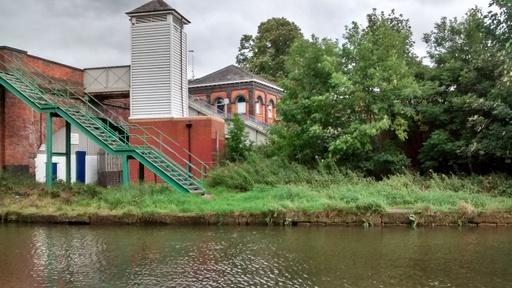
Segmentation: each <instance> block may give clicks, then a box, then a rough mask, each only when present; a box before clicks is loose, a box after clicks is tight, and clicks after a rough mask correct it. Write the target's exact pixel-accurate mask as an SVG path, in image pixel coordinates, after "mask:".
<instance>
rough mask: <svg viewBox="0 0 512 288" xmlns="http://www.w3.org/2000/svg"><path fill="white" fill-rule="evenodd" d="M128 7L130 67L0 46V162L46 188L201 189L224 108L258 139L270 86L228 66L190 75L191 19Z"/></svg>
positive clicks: (271, 116)
mask: <svg viewBox="0 0 512 288" xmlns="http://www.w3.org/2000/svg"><path fill="white" fill-rule="evenodd" d="M127 15H128V17H129V19H130V25H131V38H132V43H131V58H132V61H131V65H126V66H116V67H96V68H87V69H82V68H77V67H72V66H69V65H66V64H62V63H57V62H55V61H52V60H49V59H43V58H41V57H38V56H35V55H31V54H29V53H28V52H26V51H23V50H20V49H16V48H12V47H5V46H2V47H0V167H1V168H2V169H7V170H14V171H20V172H28V173H32V174H34V175H35V176H36V179H37V180H39V181H42V182H46V183H47V184H48V185H49V186H51V184H52V183H53V181H55V180H57V179H60V180H63V181H66V182H75V181H78V182H83V183H98V182H99V183H100V184H103V185H115V184H116V183H120V182H124V183H128V182H131V183H135V182H138V181H150V182H166V183H168V184H170V185H171V186H172V187H174V188H177V189H178V190H182V191H185V192H202V191H203V190H202V189H203V188H202V186H201V183H200V179H201V177H204V175H205V174H206V173H207V171H208V169H209V168H211V167H212V166H214V165H215V164H216V162H217V161H218V159H219V157H220V156H221V155H222V153H223V150H224V142H225V135H226V129H228V127H229V125H227V124H226V123H228V122H229V120H230V119H232V117H233V114H235V113H236V114H239V115H241V116H242V119H244V121H245V124H246V128H247V132H248V133H249V135H250V136H251V140H252V141H254V142H256V143H263V142H265V140H266V129H267V128H268V125H269V124H272V123H274V122H275V121H276V119H277V118H278V117H277V110H276V104H277V103H278V101H279V99H280V97H281V94H282V90H281V89H280V88H279V87H278V86H277V85H275V84H273V83H271V82H270V81H267V80H265V79H264V78H262V77H259V76H257V75H254V74H252V73H249V72H247V71H245V70H243V69H241V68H239V67H236V66H228V67H226V68H224V69H221V70H219V71H216V72H213V73H211V74H209V75H207V76H205V77H202V78H199V79H195V80H190V81H189V79H188V77H187V51H188V50H187V40H186V39H187V34H186V32H185V28H186V26H187V25H189V24H190V21H189V20H188V19H187V18H185V17H184V16H183V15H181V14H180V13H179V12H178V11H177V10H175V9H174V8H172V7H171V6H169V5H168V4H167V3H166V2H164V1H162V0H153V1H150V2H148V3H146V4H144V5H142V6H141V7H138V8H137V9H134V10H132V11H130V12H128V13H127ZM49 134H51V135H52V137H47V135H49ZM47 159H51V161H47ZM47 175H49V176H51V177H47Z"/></svg>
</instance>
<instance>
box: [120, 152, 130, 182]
mask: <svg viewBox="0 0 512 288" xmlns="http://www.w3.org/2000/svg"><path fill="white" fill-rule="evenodd" d="M121 162H122V163H121V169H122V170H123V171H122V174H123V175H122V177H123V179H122V180H123V186H128V185H130V165H129V162H128V155H123V156H122V159H121Z"/></svg>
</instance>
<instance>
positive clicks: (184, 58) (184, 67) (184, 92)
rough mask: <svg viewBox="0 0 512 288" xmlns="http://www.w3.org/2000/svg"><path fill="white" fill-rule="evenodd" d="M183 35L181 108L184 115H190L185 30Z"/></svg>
mask: <svg viewBox="0 0 512 288" xmlns="http://www.w3.org/2000/svg"><path fill="white" fill-rule="evenodd" d="M181 33H182V35H183V39H182V42H181V45H182V50H181V51H182V53H181V59H182V61H183V62H182V66H181V73H182V74H183V77H182V79H183V84H182V85H183V86H182V90H181V95H182V97H183V107H182V108H181V109H182V111H183V113H184V115H183V116H184V117H188V75H187V72H188V69H187V68H188V64H187V59H188V54H187V53H188V45H187V33H185V31H183V30H182V31H181Z"/></svg>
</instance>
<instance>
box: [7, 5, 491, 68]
mask: <svg viewBox="0 0 512 288" xmlns="http://www.w3.org/2000/svg"><path fill="white" fill-rule="evenodd" d="M146 2H148V0H0V10H1V12H2V13H1V14H2V16H1V17H0V46H1V45H7V46H12V47H16V48H20V49H23V50H27V51H28V52H29V53H31V54H34V55H37V56H41V57H46V58H49V59H52V60H55V61H59V62H63V63H66V64H69V65H74V66H77V67H81V68H84V67H96V66H109V65H124V64H129V62H130V54H129V53H130V47H129V33H130V24H129V22H128V18H127V16H126V15H125V14H124V13H125V12H127V11H129V10H132V9H134V8H136V7H138V6H140V5H142V4H144V3H146ZM167 2H168V3H169V4H170V5H171V6H173V7H174V8H176V9H177V10H178V11H180V12H181V13H182V14H183V15H185V16H186V17H187V18H188V19H189V20H191V21H192V24H191V25H189V26H188V27H187V30H188V35H189V49H194V50H195V53H194V54H195V56H194V63H195V65H194V66H195V74H196V77H199V76H202V75H205V74H207V73H209V72H212V71H214V70H215V69H219V68H222V67H224V66H227V65H229V64H233V63H234V62H235V60H234V59H235V55H236V53H237V49H238V44H239V40H240V36H241V35H242V34H245V33H250V34H254V33H256V29H257V26H258V24H259V23H260V22H262V21H264V20H266V19H268V18H271V17H286V18H288V19H290V20H292V21H294V22H295V23H297V24H298V25H299V26H300V27H301V28H302V30H303V32H304V34H305V35H310V34H313V33H314V34H316V35H318V36H320V37H329V38H337V39H339V38H341V37H342V35H343V32H344V26H345V25H348V24H350V22H352V21H358V22H362V21H363V20H364V17H365V15H366V14H367V13H368V12H370V11H371V9H372V8H377V9H379V10H384V11H389V10H390V9H392V8H395V9H396V10H397V12H399V13H402V14H404V15H405V16H406V17H408V18H410V19H411V24H412V26H413V30H414V33H415V36H414V37H415V40H416V52H417V53H418V54H419V55H424V54H425V52H424V46H423V45H422V43H421V36H422V35H423V33H425V32H428V31H430V30H431V29H432V27H433V25H434V23H435V22H436V21H438V20H439V19H440V18H441V17H442V16H447V17H456V16H458V17H460V16H463V15H464V13H465V12H466V10H467V9H468V8H471V7H474V6H475V5H477V6H480V7H487V5H488V2H489V1H488V0H215V1H212V0H167ZM189 76H190V74H189Z"/></svg>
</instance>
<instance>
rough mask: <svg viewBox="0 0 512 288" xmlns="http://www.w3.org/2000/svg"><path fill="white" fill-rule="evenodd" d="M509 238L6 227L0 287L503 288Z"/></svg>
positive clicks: (494, 234) (511, 257)
mask: <svg viewBox="0 0 512 288" xmlns="http://www.w3.org/2000/svg"><path fill="white" fill-rule="evenodd" d="M511 240H512V230H510V229H509V230H507V229H502V230H500V229H479V230H476V229H473V230H472V229H466V230H459V229H436V230H428V229H427V230H421V229H420V230H416V231H414V230H408V229H385V230H380V229H372V230H363V229H355V228H354V229H349V228H305V229H287V228H260V227H248V228H238V227H231V228H230V227H225V228H220V227H197V228H176V227H68V226H18V225H4V226H0V243H1V246H0V287H507V286H508V285H509V284H510V283H512V273H511V272H512V251H511V249H509V247H510V245H509V243H510V242H511Z"/></svg>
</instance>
